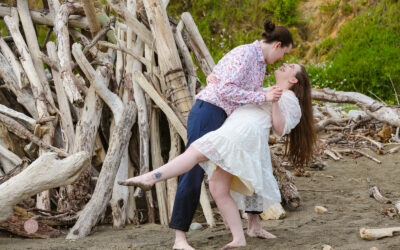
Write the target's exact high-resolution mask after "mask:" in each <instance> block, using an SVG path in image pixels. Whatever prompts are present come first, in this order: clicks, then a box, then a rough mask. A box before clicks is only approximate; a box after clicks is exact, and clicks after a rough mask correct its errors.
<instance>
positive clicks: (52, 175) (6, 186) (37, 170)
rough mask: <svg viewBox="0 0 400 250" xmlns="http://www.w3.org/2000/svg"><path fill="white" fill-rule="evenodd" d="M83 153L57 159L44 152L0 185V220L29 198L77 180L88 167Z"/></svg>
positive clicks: (55, 155) (86, 156)
mask: <svg viewBox="0 0 400 250" xmlns="http://www.w3.org/2000/svg"><path fill="white" fill-rule="evenodd" d="M88 162H89V155H88V154H87V153H86V152H79V153H76V154H73V155H71V156H69V157H67V158H65V159H62V160H61V159H59V158H58V157H57V154H55V153H45V154H43V155H42V156H40V157H39V158H38V159H36V160H35V161H34V162H32V164H30V165H29V166H28V167H27V168H26V169H24V170H23V171H22V172H21V173H19V174H18V175H16V176H14V177H12V178H11V179H9V180H8V181H6V182H4V183H3V184H1V185H0V221H4V220H6V219H7V218H9V217H10V216H11V215H12V213H13V209H12V206H13V205H15V204H17V203H18V202H20V201H23V200H25V199H27V198H29V197H31V196H32V195H34V194H36V193H39V192H41V191H43V190H47V189H50V188H54V187H59V186H63V185H67V184H69V183H72V182H73V181H74V180H76V179H77V178H78V176H79V174H80V173H81V172H82V171H83V170H85V169H86V168H87V167H88V166H89V164H88Z"/></svg>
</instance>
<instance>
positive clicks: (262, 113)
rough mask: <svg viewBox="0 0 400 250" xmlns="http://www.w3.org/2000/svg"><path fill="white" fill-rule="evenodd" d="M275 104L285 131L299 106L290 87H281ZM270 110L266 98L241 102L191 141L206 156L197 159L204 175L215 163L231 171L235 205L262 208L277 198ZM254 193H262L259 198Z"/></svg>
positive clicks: (296, 119) (298, 112)
mask: <svg viewBox="0 0 400 250" xmlns="http://www.w3.org/2000/svg"><path fill="white" fill-rule="evenodd" d="M278 104H279V107H280V109H281V112H282V113H283V115H284V117H285V127H284V130H283V131H284V132H283V135H285V134H288V133H289V132H290V131H291V130H292V129H293V128H294V127H295V126H296V125H297V124H298V123H299V121H300V118H301V109H300V105H299V101H298V99H297V97H296V96H295V95H294V93H293V92H292V91H284V92H283V93H282V96H281V98H280V100H279V101H278ZM271 111H272V103H270V102H267V103H265V104H263V105H255V104H247V105H244V106H242V107H240V108H238V109H236V110H235V111H234V112H233V113H232V114H231V115H230V116H229V117H228V118H227V119H226V121H225V122H224V124H223V125H222V126H221V127H220V128H219V129H217V130H215V131H212V132H209V133H207V134H206V135H204V136H203V137H201V138H199V139H198V140H196V141H195V142H193V144H192V146H194V147H195V148H196V149H197V150H199V151H200V152H201V153H203V154H204V155H205V156H206V157H207V158H208V159H209V161H206V162H202V163H200V166H201V167H202V168H203V169H204V170H205V172H206V173H207V174H208V178H210V177H211V175H212V173H213V171H214V170H215V169H216V167H217V166H218V167H220V168H222V169H224V170H225V171H227V172H229V173H231V174H232V175H234V178H233V180H232V184H231V190H232V196H233V198H234V199H235V201H236V202H237V204H238V207H239V209H246V210H248V211H262V210H265V209H267V208H268V207H269V206H270V205H272V204H274V203H276V202H280V201H281V196H280V192H279V188H278V184H277V182H276V180H275V178H274V175H273V172H272V163H271V154H270V151H269V146H268V138H269V134H270V130H271V128H272V121H271ZM283 135H282V136H283ZM277 136H278V135H277ZM278 137H279V136H278ZM254 194H255V195H256V196H260V197H262V198H263V199H261V201H263V202H260V199H256V198H255V196H254ZM244 195H247V196H252V195H253V197H247V198H246V197H245V196H244ZM256 203H257V204H256ZM261 206H262V207H261Z"/></svg>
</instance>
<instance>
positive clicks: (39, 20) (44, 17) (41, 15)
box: [0, 3, 89, 29]
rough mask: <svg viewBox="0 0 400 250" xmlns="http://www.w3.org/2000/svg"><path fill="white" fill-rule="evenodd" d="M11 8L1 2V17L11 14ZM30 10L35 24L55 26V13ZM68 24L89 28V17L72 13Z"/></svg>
mask: <svg viewBox="0 0 400 250" xmlns="http://www.w3.org/2000/svg"><path fill="white" fill-rule="evenodd" d="M11 8H12V7H11V6H9V5H7V4H3V3H0V17H5V16H9V15H11ZM29 12H30V14H31V17H32V21H33V22H34V23H35V24H42V25H47V26H54V15H52V14H51V13H50V12H46V11H37V10H30V11H29ZM68 25H69V26H71V27H74V28H81V29H89V24H88V21H87V18H86V17H84V16H80V15H70V16H69V19H68Z"/></svg>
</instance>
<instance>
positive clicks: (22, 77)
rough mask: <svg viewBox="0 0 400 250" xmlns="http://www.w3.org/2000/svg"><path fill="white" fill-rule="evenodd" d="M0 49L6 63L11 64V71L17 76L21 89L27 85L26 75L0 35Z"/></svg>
mask: <svg viewBox="0 0 400 250" xmlns="http://www.w3.org/2000/svg"><path fill="white" fill-rule="evenodd" d="M0 49H1V51H2V52H3V54H4V56H5V57H6V58H7V61H8V63H9V64H10V65H11V66H12V67H11V68H12V71H14V73H15V76H16V77H17V82H18V85H17V86H18V88H19V89H23V88H25V87H26V86H29V80H28V77H27V76H26V74H25V71H24V69H23V68H22V65H21V63H20V62H19V60H18V59H17V58H16V56H15V54H14V53H13V52H12V51H11V49H10V47H9V46H8V44H7V43H6V42H5V41H4V38H2V37H0Z"/></svg>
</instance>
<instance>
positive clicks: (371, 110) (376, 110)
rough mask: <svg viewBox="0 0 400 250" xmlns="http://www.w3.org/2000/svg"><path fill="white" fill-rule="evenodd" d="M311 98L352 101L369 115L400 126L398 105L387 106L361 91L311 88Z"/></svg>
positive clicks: (339, 101)
mask: <svg viewBox="0 0 400 250" xmlns="http://www.w3.org/2000/svg"><path fill="white" fill-rule="evenodd" d="M312 98H313V99H314V100H319V101H328V102H337V103H352V104H355V105H357V106H359V107H360V108H361V109H363V110H364V111H365V112H366V113H367V114H368V115H369V116H372V117H373V118H375V119H377V120H379V121H382V122H386V123H388V124H390V125H392V126H394V127H400V108H399V107H396V106H387V105H386V104H384V103H381V102H378V101H376V100H374V99H372V98H370V97H368V96H366V95H363V94H361V93H357V92H344V91H336V90H331V89H328V88H325V89H312Z"/></svg>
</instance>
